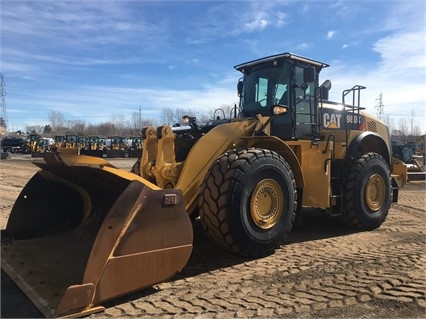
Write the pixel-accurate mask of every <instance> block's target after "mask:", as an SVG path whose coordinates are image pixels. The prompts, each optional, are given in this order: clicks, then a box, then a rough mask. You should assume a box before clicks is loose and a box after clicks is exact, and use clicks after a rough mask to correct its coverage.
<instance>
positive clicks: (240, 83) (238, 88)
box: [237, 79, 243, 96]
mask: <svg viewBox="0 0 426 319" xmlns="http://www.w3.org/2000/svg"><path fill="white" fill-rule="evenodd" d="M237 92H238V96H241V95H242V94H243V80H242V79H240V80H239V81H238V84H237Z"/></svg>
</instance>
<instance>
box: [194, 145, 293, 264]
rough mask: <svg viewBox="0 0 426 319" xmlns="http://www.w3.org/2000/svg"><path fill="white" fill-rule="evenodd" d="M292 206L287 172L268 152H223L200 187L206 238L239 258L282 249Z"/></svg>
mask: <svg viewBox="0 0 426 319" xmlns="http://www.w3.org/2000/svg"><path fill="white" fill-rule="evenodd" d="M296 207H297V192H296V182H295V180H294V176H293V172H292V170H291V168H290V166H289V165H288V163H287V162H286V161H285V160H284V159H283V157H281V156H280V155H278V154H277V153H275V152H272V151H269V150H262V149H254V148H251V149H247V150H239V151H237V150H232V151H229V152H227V153H225V154H224V155H222V156H221V157H220V158H219V159H218V160H217V161H216V162H215V163H214V164H213V165H212V167H211V168H210V170H209V172H208V173H207V175H206V178H205V180H204V183H203V185H202V188H201V197H200V219H201V223H202V226H203V228H204V230H205V231H206V233H207V235H208V236H209V237H210V238H212V239H213V240H214V241H215V242H216V243H217V244H219V245H220V246H222V247H224V248H225V249H227V250H229V251H231V252H233V253H237V254H240V255H242V256H247V257H261V256H265V255H268V254H270V253H272V252H273V251H274V250H275V249H276V248H278V247H279V246H280V245H282V244H283V243H284V241H285V240H286V238H287V237H288V233H289V232H290V230H291V228H292V224H293V221H294V218H295V212H296Z"/></svg>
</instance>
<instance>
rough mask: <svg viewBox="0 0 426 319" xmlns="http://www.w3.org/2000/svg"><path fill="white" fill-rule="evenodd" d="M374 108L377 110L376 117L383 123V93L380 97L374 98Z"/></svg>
mask: <svg viewBox="0 0 426 319" xmlns="http://www.w3.org/2000/svg"><path fill="white" fill-rule="evenodd" d="M374 108H375V109H376V110H377V117H378V118H379V119H380V120H382V121H383V108H384V105H383V93H380V95H379V96H378V97H377V98H376V105H375V106H374Z"/></svg>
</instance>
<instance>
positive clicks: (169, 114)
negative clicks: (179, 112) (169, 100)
mask: <svg viewBox="0 0 426 319" xmlns="http://www.w3.org/2000/svg"><path fill="white" fill-rule="evenodd" d="M161 115H162V116H161V118H162V121H163V124H168V125H172V124H173V123H174V122H175V121H174V118H175V114H174V111H173V109H171V108H169V107H164V108H163V109H162V110H161Z"/></svg>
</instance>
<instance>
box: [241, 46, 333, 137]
mask: <svg viewBox="0 0 426 319" xmlns="http://www.w3.org/2000/svg"><path fill="white" fill-rule="evenodd" d="M325 67H328V64H325V63H322V62H318V61H314V60H311V59H308V58H304V57H301V56H298V55H295V54H291V53H283V54H278V55H273V56H269V57H266V58H262V59H258V60H254V61H251V62H247V63H243V64H239V65H236V66H235V69H237V70H238V71H240V72H241V73H243V74H244V76H243V78H242V79H241V80H240V81H239V82H238V95H239V96H240V104H239V111H240V117H255V116H256V115H258V114H260V115H262V116H271V122H270V124H271V135H273V136H277V137H279V138H281V139H284V140H290V139H299V138H300V139H312V137H313V136H314V135H315V132H316V131H317V122H318V121H317V120H316V119H317V105H318V99H317V98H316V94H315V90H316V88H318V74H319V73H320V71H321V69H322V68H325ZM277 110H284V111H285V112H284V113H285V114H281V115H280V116H276V115H278V114H277V113H279V112H277Z"/></svg>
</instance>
